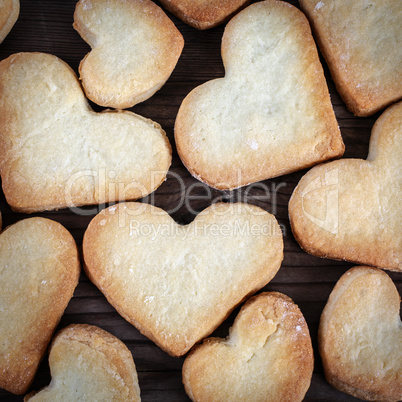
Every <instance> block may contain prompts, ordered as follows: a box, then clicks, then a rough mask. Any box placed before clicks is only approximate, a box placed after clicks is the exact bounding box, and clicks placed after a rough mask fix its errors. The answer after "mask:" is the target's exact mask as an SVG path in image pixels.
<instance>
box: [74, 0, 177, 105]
mask: <svg viewBox="0 0 402 402" xmlns="http://www.w3.org/2000/svg"><path fill="white" fill-rule="evenodd" d="M73 26H74V28H75V29H76V30H77V31H78V33H79V34H80V35H81V36H82V38H83V39H84V40H85V42H87V43H88V44H89V45H90V46H91V48H92V51H91V52H90V53H88V54H87V55H86V56H85V58H84V59H83V60H82V61H81V64H80V68H79V70H80V78H81V80H82V85H83V87H84V90H85V93H86V95H87V96H88V98H89V99H91V100H92V101H94V102H95V103H97V104H98V105H102V106H109V107H114V108H118V109H125V108H128V107H132V106H134V105H135V104H137V103H139V102H142V101H144V100H146V99H148V98H150V97H151V96H152V95H153V94H154V93H155V92H156V91H158V90H159V89H160V88H161V87H162V85H163V84H164V83H165V82H166V80H167V79H168V78H169V76H170V74H171V73H172V71H173V69H174V68H175V66H176V63H177V61H178V59H179V57H180V54H181V51H182V49H183V46H184V40H183V37H182V35H181V33H180V32H179V31H178V29H177V28H176V27H175V25H174V24H173V22H172V21H171V20H170V19H169V18H168V17H167V15H166V14H165V13H164V12H163V10H162V9H161V8H160V7H158V6H157V5H156V4H155V3H153V2H152V1H150V0H80V1H79V2H78V3H77V6H76V9H75V13H74V25H73Z"/></svg>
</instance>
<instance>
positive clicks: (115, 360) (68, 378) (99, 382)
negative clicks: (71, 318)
mask: <svg viewBox="0 0 402 402" xmlns="http://www.w3.org/2000/svg"><path fill="white" fill-rule="evenodd" d="M49 365H50V371H51V374H52V381H51V383H50V385H49V386H47V387H46V388H43V389H42V390H41V391H39V392H38V393H35V392H33V393H31V394H29V395H27V396H26V397H25V399H24V401H31V402H34V401H38V402H39V401H50V402H53V401H81V400H83V401H84V400H85V401H105V402H109V401H116V402H117V401H121V402H126V401H133V402H134V401H140V388H139V385H138V378H137V371H136V369H135V364H134V360H133V357H132V355H131V353H130V351H129V350H128V349H127V347H126V345H124V343H123V342H121V341H120V340H119V339H117V338H116V337H115V336H113V335H111V334H109V333H108V332H106V331H104V330H103V329H100V328H98V327H94V326H92V325H78V324H75V325H70V326H68V327H67V328H64V329H62V330H61V331H60V332H59V333H58V334H57V335H56V337H55V338H54V340H53V342H52V346H51V348H50V355H49Z"/></svg>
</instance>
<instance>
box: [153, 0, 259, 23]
mask: <svg viewBox="0 0 402 402" xmlns="http://www.w3.org/2000/svg"><path fill="white" fill-rule="evenodd" d="M250 1H251V0H160V2H161V3H162V4H163V6H164V7H166V8H167V9H168V10H169V11H171V12H172V13H173V14H175V15H176V16H177V17H179V18H180V19H181V20H182V21H184V22H185V23H186V24H189V25H191V26H192V27H194V28H197V29H209V28H213V27H216V26H217V25H220V24H222V23H223V22H225V21H227V20H228V19H229V18H230V17H231V16H232V15H233V14H235V13H236V12H237V11H238V10H239V9H241V8H242V7H245V6H246V5H247V4H248V3H250Z"/></svg>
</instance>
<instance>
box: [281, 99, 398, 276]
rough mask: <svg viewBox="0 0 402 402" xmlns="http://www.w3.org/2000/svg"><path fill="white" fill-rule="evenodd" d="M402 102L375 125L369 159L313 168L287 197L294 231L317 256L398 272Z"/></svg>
mask: <svg viewBox="0 0 402 402" xmlns="http://www.w3.org/2000/svg"><path fill="white" fill-rule="evenodd" d="M401 155H402V102H399V103H397V104H395V105H393V106H391V107H389V108H388V109H387V110H386V111H385V112H384V113H383V114H382V115H381V116H380V118H379V119H378V120H377V121H376V123H375V124H374V127H373V130H372V134H371V140H370V151H369V155H368V157H367V160H360V159H341V160H338V161H334V162H330V163H326V164H323V165H320V166H316V167H314V168H313V169H311V170H310V171H309V172H308V173H307V174H306V175H305V176H303V177H302V179H301V180H300V182H299V184H298V185H297V187H296V188H295V190H294V192H293V194H292V197H291V199H290V201H289V217H290V223H291V226H292V231H293V234H294V236H295V238H296V240H297V241H298V242H299V244H300V246H301V247H302V248H303V249H304V250H305V251H307V252H309V253H311V254H314V255H316V256H318V257H326V258H333V259H338V260H348V261H353V262H357V263H361V264H368V265H374V266H376V267H379V268H385V269H389V270H392V271H401V270H402V265H401V261H402V259H401V256H402V232H401V226H402V214H401V208H400V200H401V196H402V194H401V183H402V166H401Z"/></svg>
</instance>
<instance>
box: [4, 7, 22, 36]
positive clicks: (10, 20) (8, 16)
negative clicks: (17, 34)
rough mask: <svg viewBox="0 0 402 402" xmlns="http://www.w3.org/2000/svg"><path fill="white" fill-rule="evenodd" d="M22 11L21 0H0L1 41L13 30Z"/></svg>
mask: <svg viewBox="0 0 402 402" xmlns="http://www.w3.org/2000/svg"><path fill="white" fill-rule="evenodd" d="M19 13H20V1H19V0H1V1H0V43H1V42H3V40H4V39H5V37H6V36H7V35H8V33H9V32H10V31H11V28H12V27H13V26H14V24H15V22H16V21H17V19H18V15H19Z"/></svg>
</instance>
